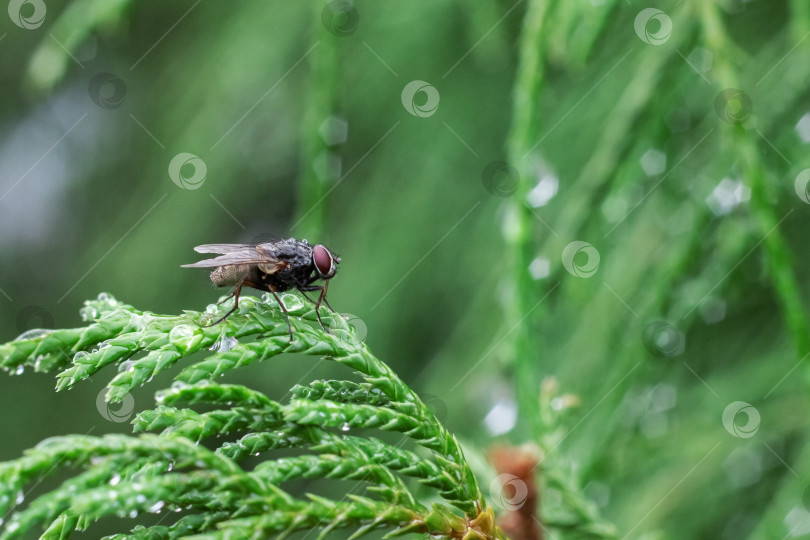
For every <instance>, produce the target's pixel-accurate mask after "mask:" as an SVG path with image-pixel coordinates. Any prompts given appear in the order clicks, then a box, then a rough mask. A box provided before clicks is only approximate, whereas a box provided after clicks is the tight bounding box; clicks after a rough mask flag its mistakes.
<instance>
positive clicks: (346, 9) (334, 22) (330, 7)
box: [321, 0, 360, 37]
mask: <svg viewBox="0 0 810 540" xmlns="http://www.w3.org/2000/svg"><path fill="white" fill-rule="evenodd" d="M321 22H322V23H323V26H324V28H326V30H327V31H329V32H330V33H331V34H334V35H336V36H338V37H348V36H350V35H352V34H354V31H355V30H357V25H358V23H359V22H360V14H359V13H357V9H355V7H354V6H353V5H352V4H350V3H349V2H344V1H342V0H335V1H334V2H329V3H328V4H326V6H324V8H323V11H321Z"/></svg>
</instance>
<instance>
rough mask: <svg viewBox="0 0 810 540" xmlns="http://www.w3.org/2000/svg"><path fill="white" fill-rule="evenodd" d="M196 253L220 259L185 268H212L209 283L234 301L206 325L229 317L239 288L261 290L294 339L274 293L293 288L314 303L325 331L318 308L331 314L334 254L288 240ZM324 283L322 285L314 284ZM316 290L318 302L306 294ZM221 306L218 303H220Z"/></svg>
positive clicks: (336, 261)
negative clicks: (328, 295) (227, 289)
mask: <svg viewBox="0 0 810 540" xmlns="http://www.w3.org/2000/svg"><path fill="white" fill-rule="evenodd" d="M194 251H196V252H197V253H216V254H218V255H219V256H218V257H215V258H213V259H205V260H203V261H200V262H196V263H194V264H184V265H183V267H184V268H214V270H213V271H212V272H211V281H212V282H213V283H214V285H216V286H217V287H233V292H231V294H230V295H228V297H227V298H225V300H223V301H222V302H225V301H226V300H228V299H229V298H231V297H233V298H234V303H233V308H231V310H230V311H228V313H226V314H225V316H224V317H222V318H220V319H218V320H217V321H215V322H213V323H211V324H210V325H207V326H214V325H216V324H219V323H220V322H222V321H224V320H225V319H227V318H228V316H229V315H230V314H231V313H233V312H234V311H236V309H237V308H238V307H239V294H240V293H241V291H242V287H251V288H253V289H258V290H260V291H269V292H270V293H271V294H272V295H273V296H274V297H275V299H276V302H278V305H279V306H281V311H282V312H283V313H284V318H285V319H286V320H287V327H288V329H289V330H290V342H292V340H293V331H292V325H291V324H290V317H289V316H288V315H287V308H286V307H285V306H284V304H283V303H282V302H281V299H280V298H279V297H278V295H277V294H276V293H280V292H284V291H288V290H290V289H296V290H298V291H300V292H301V294H302V295H303V296H304V298H306V299H307V300H309V301H310V302H312V303H313V304H315V314H316V315H317V316H318V323H320V325H321V328H323V330H324V331H325V332H328V330H327V329H326V327H325V326H324V325H323V321H321V314H320V313H319V311H318V309H319V308H320V307H321V302H323V303H325V304H326V306H327V307H328V308H329V309H330V310H331V311H332V313H334V312H335V310H334V309H332V306H330V305H329V301H328V300H327V299H326V290H327V288H328V287H329V280H330V279H332V278H333V277H334V276H335V274H336V273H337V270H338V267H337V265H338V264H339V263H340V257H338V256H337V255H335V254H333V253H332V252H331V251H329V249H328V248H327V247H326V246H324V245H323V244H316V245H314V246H310V245H309V243H308V242H307V241H306V240H296V239H295V238H287V239H286V240H279V241H277V242H266V243H262V244H205V245H202V246H197V247H195V248H194ZM318 280H323V282H324V284H323V285H316V284H315V282H316V281H318ZM314 291H319V295H318V300H317V301H315V300H313V299H311V298H310V297H309V296H307V292H314ZM220 303H221V302H220Z"/></svg>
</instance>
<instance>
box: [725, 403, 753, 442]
mask: <svg viewBox="0 0 810 540" xmlns="http://www.w3.org/2000/svg"><path fill="white" fill-rule="evenodd" d="M740 414H742V415H744V416H745V424H740V423H738V421H737V420H738V418H739V415H740ZM759 418H760V417H759V411H758V410H757V409H756V407H754V406H753V405H751V404H750V403H746V402H745V401H734V402H732V403H729V404H728V406H727V407H726V408H725V410H724V411H723V427H725V428H726V431H728V432H729V433H730V434H732V435H734V436H735V437H738V438H740V439H750V438H751V437H753V436H754V435H756V434H757V431H759Z"/></svg>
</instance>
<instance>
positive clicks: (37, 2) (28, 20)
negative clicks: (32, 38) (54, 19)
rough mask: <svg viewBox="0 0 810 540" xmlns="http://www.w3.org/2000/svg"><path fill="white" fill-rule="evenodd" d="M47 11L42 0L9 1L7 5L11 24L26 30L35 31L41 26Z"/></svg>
mask: <svg viewBox="0 0 810 540" xmlns="http://www.w3.org/2000/svg"><path fill="white" fill-rule="evenodd" d="M47 11H48V10H47V8H46V7H45V2H44V1H43V0H11V1H10V2H9V3H8V16H9V18H10V19H11V22H13V23H14V24H16V25H17V26H19V27H20V28H24V29H26V30H36V29H37V28H39V27H40V26H42V23H43V22H45V13H46V12H47ZM23 13H25V14H23Z"/></svg>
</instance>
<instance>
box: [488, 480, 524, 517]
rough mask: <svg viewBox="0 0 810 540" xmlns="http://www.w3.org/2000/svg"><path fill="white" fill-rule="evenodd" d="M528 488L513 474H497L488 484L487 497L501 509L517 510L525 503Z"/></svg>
mask: <svg viewBox="0 0 810 540" xmlns="http://www.w3.org/2000/svg"><path fill="white" fill-rule="evenodd" d="M528 496H529V488H528V486H527V485H526V482H524V481H523V480H521V479H520V478H519V477H517V476H515V475H514V474H499V475H498V476H496V477H495V478H494V479H493V480H492V482H491V483H490V484H489V499H490V501H491V502H492V504H493V505H495V506H497V507H499V508H500V509H502V510H508V511H510V512H511V511H514V510H518V509H520V508H522V507H523V505H524V504H526V499H527V498H528Z"/></svg>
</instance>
